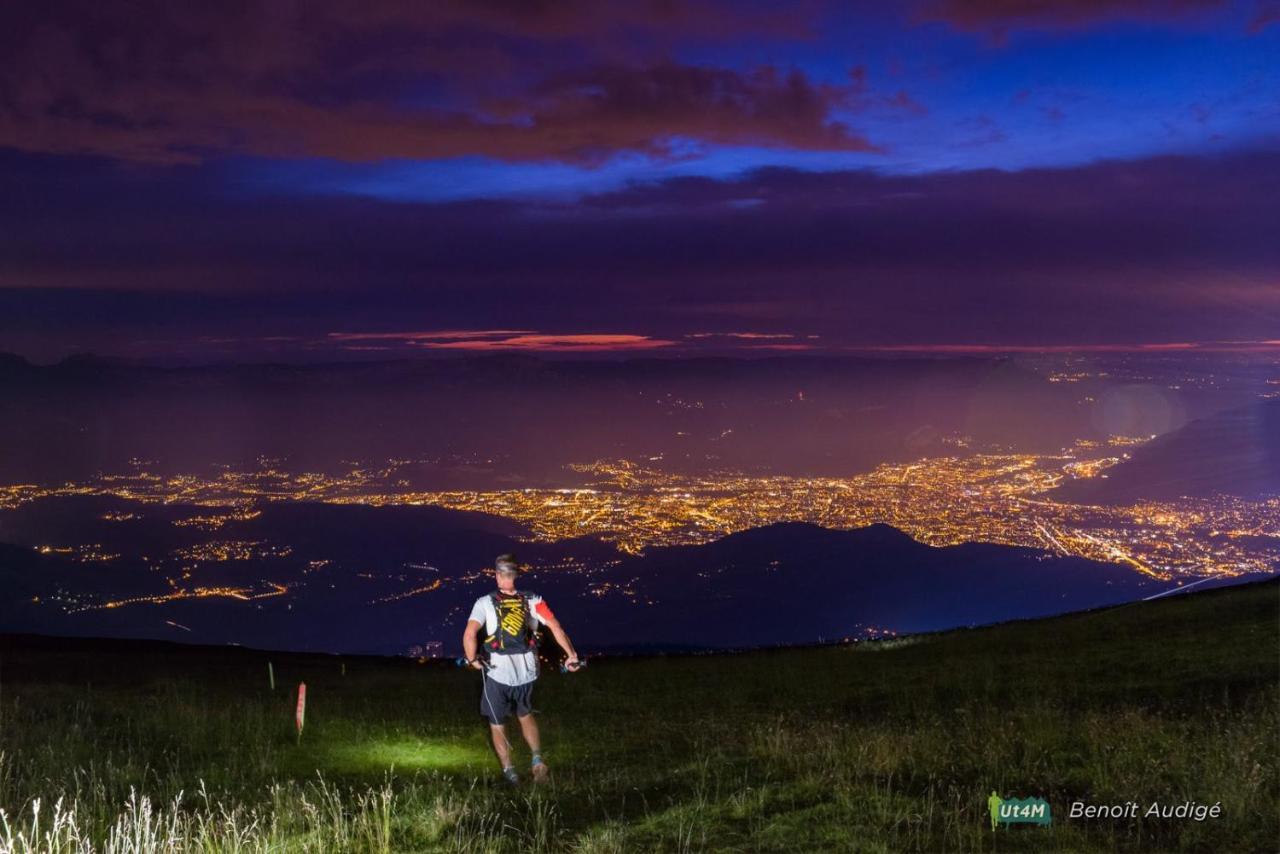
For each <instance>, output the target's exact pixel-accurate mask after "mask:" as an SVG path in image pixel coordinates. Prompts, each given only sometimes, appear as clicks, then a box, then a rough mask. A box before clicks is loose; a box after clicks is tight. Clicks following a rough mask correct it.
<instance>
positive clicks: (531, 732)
mask: <svg viewBox="0 0 1280 854" xmlns="http://www.w3.org/2000/svg"><path fill="white" fill-rule="evenodd" d="M516 720H518V721H520V734H521V735H523V736H524V741H525V744H527V745H529V751H530V752H531V753H533V765H532V766H531V770H532V771H533V779H534V780H539V781H541V780H545V779H547V763H545V762H543V761H542V739H541V737H540V736H539V735H538V719H537V718H535V717H534V716H533V713H532V712H530V713H529V714H527V715H517V716H516Z"/></svg>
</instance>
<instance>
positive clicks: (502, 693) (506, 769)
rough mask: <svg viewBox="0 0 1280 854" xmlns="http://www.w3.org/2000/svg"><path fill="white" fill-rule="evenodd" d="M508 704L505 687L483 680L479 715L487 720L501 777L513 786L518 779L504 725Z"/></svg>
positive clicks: (490, 680) (508, 708)
mask: <svg viewBox="0 0 1280 854" xmlns="http://www.w3.org/2000/svg"><path fill="white" fill-rule="evenodd" d="M510 704H511V700H510V698H509V697H508V696H507V689H506V687H505V686H503V685H500V684H498V683H497V682H494V681H493V680H492V679H485V680H484V689H483V691H482V692H481V694H480V714H482V715H484V716H485V717H486V718H488V719H489V737H490V738H491V739H492V741H493V752H494V753H495V754H497V756H498V762H499V763H500V764H501V765H502V776H503V777H505V778H506V780H507V782H508V783H511V784H513V785H514V784H517V783H519V782H520V777H519V775H517V774H516V769H515V766H514V765H512V764H511V742H509V741H507V727H506V725H505V723H504V721H505V720H506V717H507V715H508V714H509V713H510V710H511V705H510Z"/></svg>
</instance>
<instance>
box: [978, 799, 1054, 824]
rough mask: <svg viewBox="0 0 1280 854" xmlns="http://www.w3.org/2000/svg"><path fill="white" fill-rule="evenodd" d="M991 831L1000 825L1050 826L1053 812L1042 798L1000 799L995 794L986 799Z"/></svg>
mask: <svg viewBox="0 0 1280 854" xmlns="http://www.w3.org/2000/svg"><path fill="white" fill-rule="evenodd" d="M987 808H988V809H989V810H990V811H991V829H992V830H995V829H996V825H1000V824H1052V823H1053V812H1052V810H1050V809H1049V802H1048V801H1046V800H1045V799H1044V798H1008V799H1006V798H1002V797H1000V796H999V795H997V794H996V793H995V792H992V793H991V797H989V798H987Z"/></svg>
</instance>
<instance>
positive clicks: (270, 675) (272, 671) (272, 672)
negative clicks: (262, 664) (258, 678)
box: [267, 661, 276, 691]
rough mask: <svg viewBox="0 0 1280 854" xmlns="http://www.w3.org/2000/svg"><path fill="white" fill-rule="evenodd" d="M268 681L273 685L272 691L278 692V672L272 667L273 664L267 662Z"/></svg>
mask: <svg viewBox="0 0 1280 854" xmlns="http://www.w3.org/2000/svg"><path fill="white" fill-rule="evenodd" d="M267 680H268V681H269V682H270V683H271V690H272V691H275V690H276V670H275V668H274V667H272V666H271V662H270V661H268V662H267Z"/></svg>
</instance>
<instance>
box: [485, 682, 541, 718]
mask: <svg viewBox="0 0 1280 854" xmlns="http://www.w3.org/2000/svg"><path fill="white" fill-rule="evenodd" d="M512 712H515V713H516V717H520V718H523V717H525V716H526V715H530V714H532V713H533V683H532V682H526V683H525V684H523V685H503V684H502V683H501V682H495V681H493V680H492V679H490V678H488V677H487V676H486V677H485V680H484V691H483V692H481V694H480V714H481V715H482V716H484V717H485V718H486V719H487V720H488V721H489V723H491V724H494V725H497V724H500V723H502V722H503V721H505V720H506V719H507V716H508V715H510V714H511V713H512Z"/></svg>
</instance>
